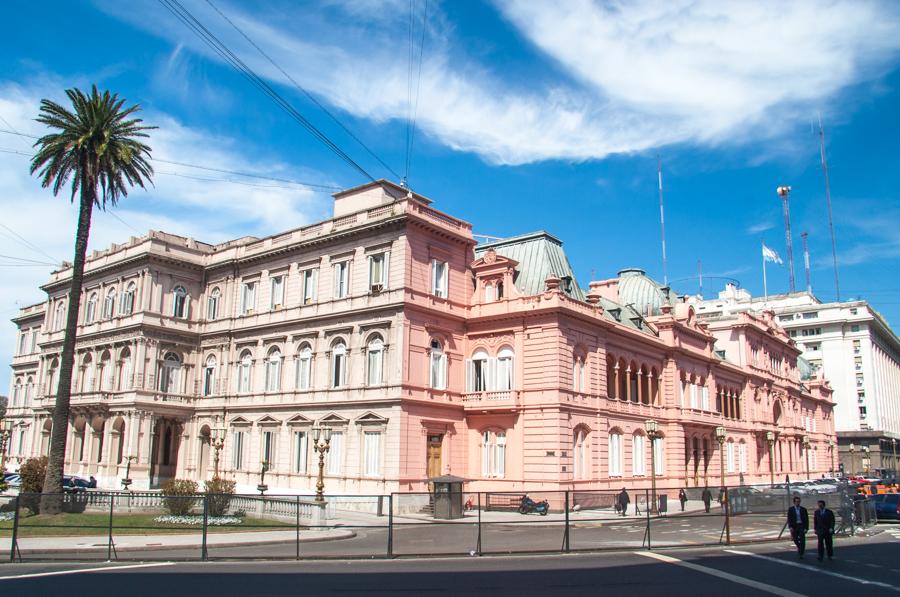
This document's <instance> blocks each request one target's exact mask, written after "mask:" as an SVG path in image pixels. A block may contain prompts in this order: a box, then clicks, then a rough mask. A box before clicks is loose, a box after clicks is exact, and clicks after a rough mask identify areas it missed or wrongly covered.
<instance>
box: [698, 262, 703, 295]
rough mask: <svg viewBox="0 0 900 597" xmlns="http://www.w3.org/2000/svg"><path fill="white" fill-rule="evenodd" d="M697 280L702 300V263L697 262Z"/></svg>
mask: <svg viewBox="0 0 900 597" xmlns="http://www.w3.org/2000/svg"><path fill="white" fill-rule="evenodd" d="M697 278H698V279H699V280H700V298H701V299H702V298H703V261H701V260H700V259H698V260H697Z"/></svg>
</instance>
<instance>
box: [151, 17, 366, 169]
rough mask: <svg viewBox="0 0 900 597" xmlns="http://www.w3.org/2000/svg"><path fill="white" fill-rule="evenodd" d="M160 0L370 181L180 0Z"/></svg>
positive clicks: (253, 82) (254, 83) (226, 59)
mask: <svg viewBox="0 0 900 597" xmlns="http://www.w3.org/2000/svg"><path fill="white" fill-rule="evenodd" d="M159 2H160V3H161V4H162V5H163V6H164V7H165V8H166V9H168V10H169V12H171V13H172V14H173V15H175V17H176V18H178V19H179V20H180V21H181V22H182V23H184V24H185V26H187V27H188V28H189V29H190V30H191V31H193V32H194V34H196V35H197V37H199V38H200V39H201V40H202V41H203V42H204V43H206V45H207V46H209V47H210V48H211V49H212V50H213V51H214V52H216V53H217V54H218V55H219V56H221V57H222V59H224V60H225V61H226V62H227V63H228V64H229V65H231V67H232V68H234V69H235V70H236V71H238V72H239V73H240V74H242V75H243V76H244V77H245V78H247V80H248V81H250V83H252V84H253V85H255V86H256V87H257V88H258V89H259V90H260V91H262V92H263V93H264V94H265V95H266V96H267V97H268V98H269V99H271V100H272V102H273V103H275V105H277V106H278V107H279V108H281V109H282V110H283V111H284V112H285V113H286V114H287V115H288V116H290V117H291V118H293V119H294V120H295V121H296V122H297V123H298V124H300V125H301V126H302V127H303V128H304V129H306V130H307V132H309V133H310V134H311V135H312V136H313V137H315V138H316V139H317V140H318V141H319V142H321V143H322V144H323V145H325V147H326V148H328V149H329V150H330V151H331V152H332V153H334V154H335V155H337V156H338V157H339V158H340V159H341V160H343V161H344V162H345V163H346V164H348V165H349V166H351V167H352V168H354V169H355V170H356V171H357V172H359V173H360V174H362V175H363V176H365V177H366V178H367V179H369V180H371V181H373V182H374V181H375V178H374V177H373V176H372V175H371V174H369V173H368V172H367V171H366V170H365V169H364V168H363V167H362V166H360V165H359V164H358V163H357V162H356V161H355V160H354V159H353V158H351V157H350V156H349V155H347V153H346V152H344V151H343V150H342V149H341V148H340V147H338V146H337V144H335V143H334V142H333V141H332V140H331V139H329V138H328V136H327V135H325V133H323V132H322V131H320V130H319V129H318V128H316V126H315V125H313V124H312V123H311V122H310V121H309V120H307V119H306V118H305V117H304V116H303V115H302V114H301V113H300V112H299V111H297V109H296V108H294V106H293V105H291V103H290V102H288V101H287V100H286V99H285V98H284V97H282V96H281V94H279V93H278V92H277V91H275V90H274V89H273V88H272V86H271V85H269V84H268V83H266V82H265V80H263V79H262V78H261V77H260V76H259V75H258V74H257V73H256V72H255V71H254V70H253V69H251V68H250V67H249V66H247V65H246V64H245V63H244V62H243V61H242V60H241V59H240V58H238V56H237V55H236V54H235V53H234V52H232V51H231V50H230V49H229V48H228V46H226V45H225V44H224V43H222V41H221V40H219V38H217V37H216V36H215V35H214V34H213V33H212V32H211V31H210V30H209V29H207V28H206V26H205V25H203V23H201V22H200V21H199V20H197V18H196V17H194V15H193V14H191V12H190V11H189V10H187V9H186V8H185V7H184V6H183V5H182V4H181V2H179V0H159Z"/></svg>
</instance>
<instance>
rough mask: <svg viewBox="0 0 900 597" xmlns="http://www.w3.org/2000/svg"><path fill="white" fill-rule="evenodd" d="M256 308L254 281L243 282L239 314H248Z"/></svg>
mask: <svg viewBox="0 0 900 597" xmlns="http://www.w3.org/2000/svg"><path fill="white" fill-rule="evenodd" d="M255 308H256V282H244V285H243V287H242V290H241V315H249V314H251V313H253V310H254V309H255Z"/></svg>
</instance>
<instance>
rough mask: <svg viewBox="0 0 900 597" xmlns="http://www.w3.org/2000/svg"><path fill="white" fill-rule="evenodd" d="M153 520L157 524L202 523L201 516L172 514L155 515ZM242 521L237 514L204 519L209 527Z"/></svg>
mask: <svg viewBox="0 0 900 597" xmlns="http://www.w3.org/2000/svg"><path fill="white" fill-rule="evenodd" d="M153 522H156V523H159V524H185V525H191V526H202V525H203V517H202V516H173V515H171V514H168V515H166V516H157V517H156V518H154V519H153ZM242 522H243V521H242V520H241V519H240V518H238V517H237V516H210V517H208V518H207V519H206V524H207V525H209V526H211V527H221V526H229V525H235V524H241V523H242Z"/></svg>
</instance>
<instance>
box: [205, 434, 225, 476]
mask: <svg viewBox="0 0 900 597" xmlns="http://www.w3.org/2000/svg"><path fill="white" fill-rule="evenodd" d="M209 445H211V446H212V449H213V470H214V471H215V473H214V475H213V477H214V478H216V479H218V478H219V452H221V451H222V448H224V447H225V428H224V427H215V428H213V429H211V430H210V432H209Z"/></svg>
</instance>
